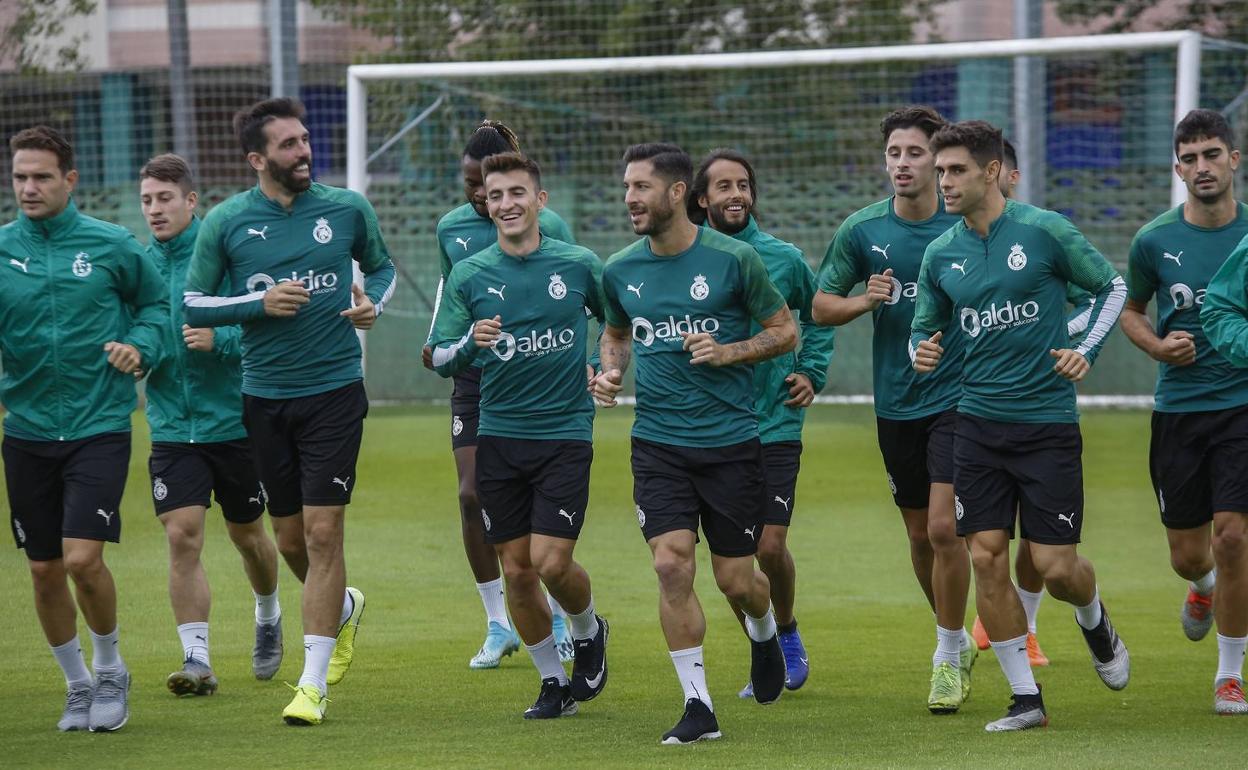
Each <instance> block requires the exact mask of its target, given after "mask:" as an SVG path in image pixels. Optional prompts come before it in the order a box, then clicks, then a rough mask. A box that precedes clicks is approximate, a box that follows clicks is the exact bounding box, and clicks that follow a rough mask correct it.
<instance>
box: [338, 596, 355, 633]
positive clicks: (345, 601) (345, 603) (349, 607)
mask: <svg viewBox="0 0 1248 770" xmlns="http://www.w3.org/2000/svg"><path fill="white" fill-rule="evenodd" d="M352 612H355V599H352V598H351V592H350V591H343V592H342V615H341V616H340V617H339V618H338V625H339V626H340V627H341V626H342V625H343V624H344V623H346V622H347V618H350V617H351V613H352Z"/></svg>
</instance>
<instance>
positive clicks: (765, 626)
mask: <svg viewBox="0 0 1248 770" xmlns="http://www.w3.org/2000/svg"><path fill="white" fill-rule="evenodd" d="M742 614H743V615H744V616H745V633H746V634H748V635H749V637H750V640H751V641H755V642H765V641H767V640H768V639H770V638H771V637H773V636H775V635H776V614H775V613H774V612H772V611H771V605H770V604H768V605H767V612H766V614H764V615H763V616H762V617H761V618H752V617H750V613H748V612H745V611H744V610H742ZM708 705H709V704H708Z"/></svg>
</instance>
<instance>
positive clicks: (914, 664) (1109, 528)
mask: <svg viewBox="0 0 1248 770" xmlns="http://www.w3.org/2000/svg"><path fill="white" fill-rule="evenodd" d="M630 420H631V413H629V412H628V411H627V410H626V409H623V408H621V409H619V410H616V411H614V412H603V413H600V415H599V418H598V424H597V427H596V437H597V438H596V444H595V449H596V453H597V456H596V458H595V463H594V478H593V486H592V489H591V503H590V511H589V516H588V518H587V522H586V527H585V531H584V533H583V535H582V539H581V543H580V545H579V546H578V549H577V556H578V558H579V560H580V561H581V563H582V564H584V565H585V567H586V568H587V569H588V570H589V572H590V574H591V576H592V578H593V581H594V582H593V586H594V595H595V601H596V603H597V606H598V607H599V610H600V612H601V613H602V614H604V615H605V616H606V617H607V618H608V619H609V620H610V621H611V631H612V633H611V646H610V649H609V661H610V683H609V685H608V686H607V688H606V690H605V691H604V693H603V694H602V696H600V697H599V698H598V699H597V700H595V701H593V702H591V703H588V704H583V706H582V708H581V712H580V713H579V714H578V715H577V716H575V717H573V718H570V719H561V720H556V721H553V722H549V723H534V722H527V721H525V720H523V719H521V717H520V714H521V712H522V711H523V709H524V708H525V707H526V706H527V705H529V704H530V703H531V702H532V700H533V699H534V698H535V697H536V695H537V690H538V682H537V679H536V674H535V672H534V670H533V668H532V666H531V664H530V663H529V661H528V659H527V656H526V655H525V654H524V653H523V651H522V652H521V653H519V654H517V655H515V656H513V657H511V658H507V659H505V660H504V662H503V665H502V667H501V668H500V669H498V670H496V671H470V670H468V666H467V663H468V659H469V658H470V657H471V656H472V654H473V653H474V652H475V651H476V649H477V646H478V645H479V644H480V641H481V638H482V635H483V632H484V618H483V614H482V611H481V606H480V600H479V599H478V597H477V593H476V591H475V589H474V587H473V585H472V578H471V576H470V574H469V572H468V568H467V565H466V563H465V561H464V557H463V552H462V548H461V546H460V542H459V523H458V516H457V514H456V505H455V482H454V470H453V465H452V460H451V454H450V451H449V446H448V443H449V439H448V430H447V427H448V417H447V413H446V409H445V407H440V408H439V407H423V408H410V409H395V408H391V409H382V408H377V409H374V410H373V412H372V414H371V416H370V417H369V419H368V421H367V428H366V435H365V443H364V450H363V454H362V457H361V462H360V466H359V471H358V474H359V486H358V487H357V489H356V494H355V501H354V503H353V505H352V506H351V508H350V509H349V512H348V517H347V567H348V575H349V582H350V583H351V584H353V585H356V586H359V587H360V588H361V589H363V590H364V592H365V594H366V595H367V600H368V604H367V611H366V613H365V616H364V622H363V625H362V626H361V630H360V635H359V638H358V640H357V651H358V652H357V655H358V657H357V660H356V662H355V664H354V666H353V668H352V669H351V671H350V673H349V674H348V676H347V678H346V680H345V681H344V682H343V683H342V684H341V685H339V686H337V687H335V688H333V689H332V691H331V693H330V698H331V703H330V705H329V710H328V713H327V718H326V722H325V724H323V725H322V726H320V727H316V728H303V729H298V728H292V727H287V726H286V725H284V724H283V723H282V721H281V719H280V713H281V709H282V707H283V706H284V705H285V704H286V702H287V701H288V700H289V698H290V691H289V690H288V689H287V688H286V687H284V686H283V685H282V684H281V682H282V681H283V680H285V681H288V682H291V683H293V682H295V681H297V679H298V677H299V672H300V666H301V665H302V655H301V654H300V653H301V652H302V651H301V650H300V645H299V639H300V633H301V632H300V626H299V592H298V585H297V583H296V582H295V581H294V579H293V578H292V577H291V576H290V574H289V573H288V572H287V571H286V570H285V567H284V566H283V567H282V579H281V581H282V582H281V595H282V601H283V608H284V611H285V632H286V651H287V658H286V661H285V663H284V664H283V666H282V669H281V671H280V672H279V673H278V675H277V677H275V679H274V680H273V681H271V682H257V681H255V680H254V679H252V677H251V674H250V649H251V642H252V599H251V594H250V591H249V589H248V587H247V584H246V582H245V580H244V578H243V575H242V571H241V567H240V564H239V560H238V557H237V555H236V554H235V553H234V552H233V549H232V547H231V546H230V545H229V543H228V540H227V538H226V536H225V532H224V527H223V525H222V522H221V520H220V516H219V513H218V511H217V509H212V510H210V511H209V521H210V526H209V535H208V539H207V543H208V544H207V546H206V549H205V564H206V567H207V570H208V573H209V579H210V581H211V583H212V587H213V592H214V605H213V614H212V637H211V642H212V662H213V666H214V668H215V669H216V672H217V675H218V676H219V678H220V680H221V689H220V692H219V693H218V694H217V695H215V696H212V697H208V698H200V699H189V698H188V699H182V700H178V699H175V698H174V697H173V696H172V695H170V694H169V693H168V692H167V691H166V690H165V687H164V680H165V676H166V675H167V674H168V673H169V672H170V671H173V670H174V669H175V668H177V667H178V665H179V663H180V657H181V656H180V652H181V650H180V647H179V644H178V639H177V635H176V633H175V632H174V624H173V619H172V615H171V612H170V610H169V606H168V599H167V593H166V575H167V572H166V548H165V544H164V538H163V533H162V532H161V528H160V526H159V524H158V523H157V521H156V519H155V518H154V516H153V515H152V512H151V502H150V494H149V491H148V477H147V472H146V466H145V464H146V459H147V442H146V434H145V432H144V431H143V428H142V426H141V422H142V421H141V420H139V425H138V426H137V427H136V434H135V438H136V440H135V450H134V455H133V459H132V464H131V473H130V479H129V485H128V488H127V493H126V500H125V504H124V506H123V518H124V529H123V533H124V539H123V543H122V544H121V545H120V546H110V547H109V548H108V549H107V551H106V556H107V560H108V563H109V564H110V566H111V567H112V569H113V571H114V574H115V575H116V578H117V582H118V586H119V593H120V597H121V598H120V624H121V634H122V636H121V648H122V654H123V655H124V657H125V658H126V661H127V663H128V664H129V666H130V669H131V671H132V672H133V673H134V685H133V688H132V691H131V711H132V714H131V720H130V723H129V724H128V725H127V726H126V727H125V728H124V729H123V730H122V731H121V732H119V733H117V734H112V735H90V734H59V733H57V732H56V728H55V723H56V720H57V718H58V716H59V714H60V709H61V705H62V700H63V692H64V689H63V684H64V682H63V680H62V678H61V675H60V672H59V671H58V670H57V668H56V665H55V663H54V661H53V659H52V656H51V655H50V654H49V652H48V649H47V645H46V644H45V642H44V640H43V636H42V634H41V633H40V631H39V629H38V625H37V623H36V621H35V615H34V610H33V608H32V606H31V593H30V581H29V577H28V574H27V570H26V567H25V560H24V558H23V557H22V554H21V552H20V551H17V550H14V549H12V548H11V547H5V548H3V549H0V570H2V571H3V575H4V576H5V577H4V581H5V586H6V590H5V591H4V594H3V599H0V609H2V610H3V613H2V617H3V618H4V619H5V621H6V622H5V624H4V630H3V632H2V633H0V765H3V766H5V767H26V766H44V767H84V768H102V767H126V768H146V767H159V768H168V767H171V766H186V767H282V768H298V767H412V766H443V767H445V766H457V767H484V766H502V767H508V766H514V767H535V766H547V767H552V768H557V767H599V766H611V767H637V766H681V767H710V766H715V767H722V766H748V767H768V766H777V767H778V766H785V767H826V766H830V765H841V766H850V767H868V766H870V767H876V766H925V767H949V766H955V765H956V766H981V767H1005V766H1009V767H1052V766H1055V765H1058V764H1059V763H1062V764H1069V765H1076V764H1077V765H1078V766H1083V767H1130V766H1135V767H1150V768H1151V767H1166V766H1178V765H1188V766H1192V767H1202V766H1228V765H1241V764H1242V749H1243V746H1244V730H1245V729H1246V728H1248V722H1246V721H1245V720H1242V719H1234V718H1219V717H1216V716H1214V715H1213V713H1212V710H1211V705H1212V688H1211V685H1212V675H1213V671H1214V669H1215V668H1216V663H1217V652H1216V643H1215V641H1214V635H1213V634H1212V633H1211V634H1210V635H1209V637H1208V638H1207V639H1206V640H1205V641H1203V642H1200V643H1196V644H1194V643H1192V642H1189V641H1187V639H1186V638H1184V636H1183V634H1182V632H1181V630H1180V627H1179V623H1178V617H1177V615H1178V610H1179V606H1180V604H1181V601H1182V599H1183V596H1184V592H1185V588H1184V585H1183V583H1182V581H1181V580H1179V579H1178V578H1177V577H1175V576H1174V575H1173V574H1172V573H1171V571H1170V568H1169V565H1168V559H1167V555H1166V548H1165V537H1164V533H1163V530H1162V527H1161V524H1160V523H1159V521H1158V516H1157V512H1156V505H1155V501H1154V500H1153V497H1152V493H1151V490H1150V488H1149V485H1148V476H1147V468H1146V459H1147V446H1148V440H1147V435H1148V416H1147V413H1145V412H1138V411H1137V412H1104V411H1096V412H1090V413H1088V414H1086V415H1085V419H1084V437H1085V454H1084V459H1085V476H1086V489H1087V500H1088V502H1087V523H1086V525H1085V526H1084V541H1085V542H1084V545H1083V546H1082V548H1081V551H1082V552H1083V553H1084V554H1086V555H1087V556H1089V557H1090V558H1091V559H1092V560H1093V561H1094V563H1095V564H1096V566H1097V569H1098V571H1099V572H1098V576H1099V584H1100V587H1101V594H1102V597H1103V598H1104V600H1105V602H1106V605H1107V606H1108V607H1109V609H1110V612H1111V614H1112V616H1113V619H1114V623H1115V625H1116V626H1117V628H1118V630H1119V632H1120V633H1121V635H1122V637H1123V639H1124V640H1125V641H1126V643H1127V644H1128V646H1129V647H1130V650H1131V658H1132V679H1131V684H1130V686H1129V687H1128V688H1127V689H1126V690H1125V691H1123V692H1120V693H1115V692H1111V691H1109V690H1108V689H1106V688H1105V687H1104V685H1102V684H1101V682H1100V680H1099V679H1098V678H1097V677H1096V674H1095V673H1094V671H1093V669H1092V666H1091V663H1090V661H1089V657H1088V653H1087V650H1086V648H1085V647H1084V643H1083V640H1082V637H1081V636H1080V634H1079V632H1078V630H1077V629H1076V626H1075V623H1074V619H1073V616H1072V613H1071V611H1070V609H1069V607H1067V606H1066V605H1062V604H1060V603H1058V602H1057V601H1055V600H1053V599H1052V598H1049V597H1046V598H1045V600H1044V603H1043V604H1042V606H1041V609H1040V640H1041V642H1042V644H1043V646H1044V649H1045V651H1046V652H1047V653H1048V655H1049V657H1050V658H1051V659H1052V661H1053V665H1052V666H1051V667H1050V668H1048V669H1041V670H1039V673H1038V679H1039V681H1040V682H1041V684H1042V685H1043V686H1044V694H1045V701H1046V704H1047V706H1048V708H1049V713H1050V720H1051V723H1050V726H1049V727H1048V728H1047V729H1044V730H1035V731H1031V732H1029V733H1020V734H1008V735H987V734H985V733H984V732H983V726H984V724H985V723H986V722H988V721H990V720H992V719H995V718H997V717H999V716H1001V715H1002V714H1003V713H1004V710H1005V706H1006V705H1007V700H1008V688H1007V687H1006V685H1005V682H1004V680H1003V678H1002V676H1001V673H1000V669H999V667H998V666H997V663H996V660H995V659H994V658H993V656H992V654H991V652H988V653H984V654H981V657H980V660H979V663H978V664H977V665H976V668H975V677H974V682H975V686H974V691H973V694H972V697H971V700H970V702H969V703H967V704H966V705H965V706H964V707H963V709H962V711H961V712H960V713H959V714H956V715H953V716H944V717H937V716H932V715H930V714H928V712H927V709H926V697H927V684H928V675H929V673H930V656H931V652H932V650H933V648H934V645H935V634H934V631H933V623H932V616H931V613H930V611H929V609H928V608H927V606H926V603H925V602H924V600H923V599H922V596H921V594H920V592H919V589H918V587H917V585H916V583H915V581H914V577H913V574H912V572H911V569H910V564H909V558H908V552H907V546H906V542H905V535H904V531H903V528H902V526H901V523H900V519H899V517H898V515H897V513H896V510H895V509H894V508H893V507H892V505H891V502H890V499H889V496H888V488H887V482H886V480H885V477H884V473H883V469H882V465H881V462H880V459H879V454H878V451H877V450H876V445H875V435H874V420H873V418H872V416H871V412H870V410H869V409H868V408H865V407H816V408H814V409H813V410H812V411H811V414H810V419H809V422H808V427H807V432H806V437H805V444H806V453H805V456H804V457H803V468H802V475H801V482H800V485H799V488H798V495H797V501H796V509H795V510H796V515H795V517H794V526H793V528H792V531H791V537H790V543H791V547H792V550H793V552H794V556H795V559H796V562H797V568H798V581H799V582H798V607H797V616H798V620H799V623H800V628H801V631H802V635H803V637H804V639H805V642H806V647H807V649H808V650H809V653H810V661H811V677H810V681H809V682H808V683H807V685H806V686H805V688H803V689H802V690H801V691H799V692H797V693H786V694H785V696H784V697H783V698H782V699H781V700H780V702H779V703H777V704H776V705H773V706H769V707H765V708H764V707H760V706H758V705H756V704H754V703H753V702H752V701H751V702H744V701H739V700H737V698H736V697H735V696H736V691H737V689H738V688H739V687H740V686H741V685H743V684H744V683H745V681H746V678H747V674H748V669H749V649H748V645H747V642H746V640H745V637H744V635H743V634H742V633H741V631H740V629H739V628H738V627H737V625H736V623H735V622H734V621H733V619H732V617H731V614H730V613H729V610H728V608H727V606H726V605H725V603H724V601H723V599H722V598H721V597H719V596H718V594H717V593H716V591H715V588H714V581H713V580H712V579H711V576H710V569H709V562H708V557H707V554H706V552H705V551H704V550H701V552H700V554H699V555H700V560H699V566H700V573H699V575H698V592H699V596H700V597H701V599H702V602H703V606H704V607H705V609H706V612H707V616H708V622H709V633H708V638H707V642H706V661H707V670H708V676H709V683H710V687H711V692H712V695H713V697H714V699H715V707H716V712H717V714H718V716H719V720H720V726H721V728H722V730H723V731H724V738H723V739H722V740H720V741H717V742H714V743H709V744H701V745H697V746H693V747H668V746H660V745H659V743H658V739H659V736H660V735H661V734H662V733H663V732H664V731H665V730H667V729H668V728H669V727H671V726H672V724H674V723H675V721H676V720H677V719H678V718H679V716H680V711H681V694H680V690H679V687H678V685H677V682H676V680H675V677H674V675H673V672H672V666H671V662H670V660H669V659H668V657H667V654H666V648H665V645H664V643H663V639H662V636H661V634H660V631H659V626H658V618H657V606H656V581H655V578H654V574H653V571H652V570H651V568H650V563H649V552H648V549H647V548H646V545H645V543H644V542H643V541H642V539H641V536H640V534H639V532H638V529H637V524H636V516H635V514H634V509H633V505H632V502H631V495H630V492H631V486H630V476H629V472H628V455H627V451H628V436H627V433H628V426H629V424H630ZM5 507H6V508H7V505H6V506H5ZM972 612H973V610H971V611H969V612H968V617H967V620H968V622H969V620H970V618H971V617H972V614H971V613H972ZM79 627H80V634H81V636H82V638H83V639H84V640H85V639H86V638H87V635H86V629H85V626H83V625H82V624H81V622H80V626H79ZM84 647H88V648H89V644H86V643H84ZM87 654H88V656H89V655H90V652H89V649H88V651H87Z"/></svg>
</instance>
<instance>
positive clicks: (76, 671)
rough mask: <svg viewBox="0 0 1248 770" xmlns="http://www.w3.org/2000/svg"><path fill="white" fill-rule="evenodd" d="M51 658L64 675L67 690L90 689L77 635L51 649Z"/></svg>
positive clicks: (89, 679) (89, 674) (88, 674)
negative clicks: (75, 688) (54, 659)
mask: <svg viewBox="0 0 1248 770" xmlns="http://www.w3.org/2000/svg"><path fill="white" fill-rule="evenodd" d="M48 646H49V647H50V648H51V650H52V657H54V658H56V662H57V664H58V665H60V667H61V671H62V672H64V674H65V685H66V686H67V687H69V688H71V689H72V688H74V687H90V686H91V672H90V671H88V670H87V661H86V659H85V658H83V657H82V645H81V644H79V643H78V635H77V634H74V638H73V639H70V640H69V641H68V642H66V643H65V644H60V645H57V646H56V647H52V646H51V645H48Z"/></svg>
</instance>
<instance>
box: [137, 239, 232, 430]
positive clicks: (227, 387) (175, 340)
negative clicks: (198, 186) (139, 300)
mask: <svg viewBox="0 0 1248 770" xmlns="http://www.w3.org/2000/svg"><path fill="white" fill-rule="evenodd" d="M199 228H200V223H199V218H198V217H196V218H194V219H192V220H191V224H190V225H189V226H188V227H187V228H186V229H185V230H183V231H182V232H180V233H178V234H177V235H176V236H174V237H173V238H170V239H169V240H167V241H163V242H162V241H158V240H156V239H155V238H152V242H151V243H150V244H148V246H147V254H148V256H149V257H151V258H152V262H154V263H155V264H156V267H157V268H158V269H159V270H160V274H161V277H162V278H163V279H164V282H165V288H166V292H167V293H168V295H169V317H168V320H167V323H166V324H165V340H166V341H165V349H166V352H167V354H166V355H165V357H164V358H163V359H162V360H161V362H160V363H159V364H157V365H156V367H155V368H154V369H152V371H151V373H149V374H148V376H147V390H146V391H144V392H145V393H146V395H147V424H148V425H149V426H150V427H151V430H152V441H168V442H176V443H190V444H203V443H211V442H218V441H236V440H238V439H244V438H247V429H246V428H244V427H243V397H242V393H241V391H240V388H241V385H242V379H243V375H242V369H241V364H240V360H241V357H242V350H241V349H240V346H239V328H238V327H237V326H218V327H217V328H216V329H214V330H213V335H212V350H211V351H208V352H204V351H200V350H187V348H186V342H185V341H184V339H183V336H182V324H183V323H184V321H183V317H182V316H183V313H182V292H183V290H184V289H185V287H186V269H187V267H189V266H190V264H191V254H192V252H194V251H195V238H196V236H198V235H199Z"/></svg>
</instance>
